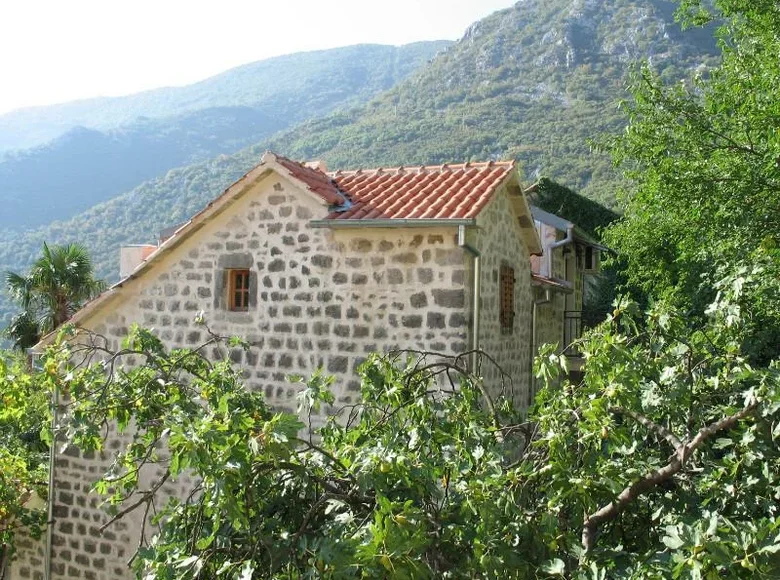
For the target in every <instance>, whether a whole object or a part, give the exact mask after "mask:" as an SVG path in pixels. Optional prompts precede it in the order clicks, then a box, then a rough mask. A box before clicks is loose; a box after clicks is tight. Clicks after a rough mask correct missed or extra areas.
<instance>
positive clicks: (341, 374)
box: [11, 177, 520, 580]
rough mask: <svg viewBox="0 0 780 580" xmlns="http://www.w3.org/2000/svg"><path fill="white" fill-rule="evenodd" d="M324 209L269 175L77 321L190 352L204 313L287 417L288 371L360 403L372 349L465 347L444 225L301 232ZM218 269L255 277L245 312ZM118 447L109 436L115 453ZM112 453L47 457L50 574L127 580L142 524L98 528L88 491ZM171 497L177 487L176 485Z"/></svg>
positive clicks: (115, 336) (462, 275)
mask: <svg viewBox="0 0 780 580" xmlns="http://www.w3.org/2000/svg"><path fill="white" fill-rule="evenodd" d="M326 214H327V208H326V207H325V206H323V205H322V204H321V203H320V202H319V201H318V200H316V199H314V198H313V197H312V196H310V195H309V194H307V193H304V192H301V191H300V190H298V189H297V188H296V187H295V186H294V185H292V184H291V183H289V182H286V181H284V180H282V179H280V178H278V177H274V178H273V179H272V180H269V179H266V180H265V181H264V182H261V183H260V184H258V185H257V186H256V187H255V188H254V189H253V190H251V191H249V192H248V193H246V194H244V195H243V196H242V197H241V198H239V199H237V200H236V201H235V202H234V203H233V205H232V206H231V207H229V208H227V209H226V210H225V211H224V212H223V213H222V214H220V215H219V216H217V217H215V218H214V219H213V220H212V221H211V222H209V223H207V224H206V225H204V226H203V228H202V229H200V231H199V232H198V233H197V234H196V235H194V236H192V237H191V238H190V239H188V240H186V241H184V242H183V243H182V244H181V245H180V246H178V247H176V248H175V249H173V251H172V252H171V253H170V255H168V256H167V257H166V258H165V259H164V260H163V261H161V262H159V263H157V265H153V266H151V267H150V269H149V270H148V271H147V272H145V273H144V275H143V276H142V277H140V278H138V279H136V280H133V281H130V282H128V283H127V284H126V287H125V288H123V289H122V291H121V294H120V295H118V296H117V298H115V299H113V301H112V302H108V303H107V304H106V305H105V306H104V307H103V308H102V309H101V310H98V311H96V312H95V314H93V315H92V316H90V318H88V319H87V320H85V322H84V326H86V327H87V328H90V329H92V330H94V331H96V332H99V333H100V334H103V335H105V336H106V337H107V338H108V340H109V346H110V347H111V348H114V349H116V348H117V347H118V346H119V345H120V343H121V340H122V338H123V337H124V336H125V335H126V334H127V332H128V328H129V327H130V325H131V324H132V323H134V322H138V323H139V324H141V325H143V326H146V327H152V328H154V329H155V330H156V332H157V333H158V334H159V336H160V337H161V338H162V340H163V341H164V342H165V343H166V344H167V345H168V346H169V347H182V346H184V347H193V346H199V345H200V344H202V343H203V342H205V341H206V340H207V338H208V337H207V335H206V333H205V331H204V329H203V327H201V326H199V325H197V324H196V323H195V317H196V315H198V313H200V312H202V313H203V317H204V318H205V320H206V322H207V323H208V325H209V327H210V328H211V330H212V331H213V332H216V333H218V334H223V335H237V336H241V337H243V338H245V339H247V340H248V341H250V343H251V344H252V347H251V348H250V349H249V351H248V352H244V351H242V350H239V349H236V350H234V351H232V352H230V357H231V358H232V359H233V360H234V361H235V362H236V363H238V364H240V365H242V366H243V367H244V368H245V378H246V384H247V385H248V386H250V387H251V388H254V389H257V390H261V391H262V392H264V394H265V396H266V397H267V399H268V401H269V402H270V403H271V404H272V405H274V406H276V407H277V408H280V409H286V410H294V408H295V405H296V402H295V398H294V397H295V394H296V392H297V388H296V387H295V386H293V385H291V384H290V383H289V382H288V381H287V380H286V377H287V375H288V374H293V373H294V374H301V375H304V376H306V375H308V374H310V373H311V372H313V371H314V370H315V369H316V368H318V367H320V366H322V367H324V369H325V370H326V371H327V372H328V373H330V374H333V375H335V376H336V382H335V388H334V391H335V392H334V394H335V396H336V406H340V405H343V404H348V403H351V402H353V401H354V400H355V398H356V397H357V396H358V392H359V383H358V381H357V379H356V378H355V374H354V371H355V369H356V368H357V366H358V365H359V364H360V363H361V362H362V361H363V360H364V359H365V357H366V356H367V355H368V354H369V353H371V352H376V351H383V350H389V349H394V348H397V347H403V348H416V349H424V350H433V351H437V352H444V353H459V352H462V351H464V350H466V349H467V344H468V325H469V316H468V311H467V305H468V302H467V292H466V284H467V278H468V267H469V264H470V258H469V257H468V256H467V255H466V254H465V252H464V250H463V249H461V248H459V247H458V246H457V244H456V231H455V229H454V228H442V229H425V230H423V229H420V228H393V229H363V228H361V229H360V230H349V231H347V230H331V229H324V228H313V227H311V225H310V223H309V222H310V220H311V219H317V218H322V217H324V216H325V215H326ZM493 221H495V220H493ZM496 243H497V242H496ZM227 268H248V269H250V271H251V276H250V295H251V297H250V309H249V311H247V312H232V311H229V310H227V309H226V307H225V302H226V301H225V292H226V290H225V279H226V276H225V271H226V269H227ZM518 299H520V296H518ZM491 304H492V303H489V304H487V307H488V308H490V307H491ZM486 330H487V329H486ZM211 354H212V355H213V356H221V353H219V352H216V351H215V352H213V353H211ZM321 419H322V417H318V418H315V420H317V421H321ZM120 444H121V443H120V441H119V439H113V440H111V441H110V446H111V449H118V448H119V446H120ZM110 459H111V458H110V456H108V455H106V456H103V457H95V456H92V455H88V456H84V455H81V454H79V453H77V452H75V451H68V452H67V453H66V454H64V455H60V456H59V457H58V458H57V463H56V481H57V484H56V489H55V494H56V495H55V497H56V507H55V521H56V524H55V531H54V548H53V562H54V565H53V576H52V577H53V578H85V579H94V580H109V579H117V578H129V577H131V574H130V572H129V570H128V568H127V560H128V559H129V557H130V555H131V554H132V552H133V551H134V550H135V546H136V545H137V538H138V537H139V531H140V520H139V519H138V518H135V519H133V518H129V517H128V518H126V519H124V520H122V521H120V522H117V523H115V524H113V525H112V526H111V527H109V528H108V529H107V530H106V531H105V532H103V533H102V534H101V533H100V532H99V527H100V526H101V525H102V524H103V523H104V522H105V521H107V518H106V516H105V515H104V513H103V512H102V511H101V510H100V508H99V507H98V505H97V502H98V498H97V497H96V496H94V495H91V494H89V493H88V490H89V487H90V484H91V483H92V482H93V481H94V480H95V479H97V478H98V476H99V475H100V474H101V473H102V472H103V470H104V469H105V468H106V467H107V465H108V464H109V462H110ZM170 492H171V493H180V491H177V489H176V487H175V486H173V487H172V488H171V489H170ZM36 551H40V547H39V546H34V545H33V546H29V547H28V549H26V550H22V553H21V554H20V559H19V560H18V561H17V562H16V564H15V565H14V568H13V572H12V575H11V578H13V579H14V580H15V579H16V578H33V577H36V567H34V566H31V565H30V558H31V557H35V556H34V554H35V552H36ZM37 573H40V569H39V568H38V572H37Z"/></svg>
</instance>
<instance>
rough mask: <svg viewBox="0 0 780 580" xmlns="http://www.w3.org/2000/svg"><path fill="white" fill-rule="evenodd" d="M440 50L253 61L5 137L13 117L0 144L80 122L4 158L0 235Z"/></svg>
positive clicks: (35, 117)
mask: <svg viewBox="0 0 780 580" xmlns="http://www.w3.org/2000/svg"><path fill="white" fill-rule="evenodd" d="M447 44H448V43H447V42H446V41H442V42H422V43H415V44H410V45H406V46H401V47H394V46H380V45H359V46H351V47H346V48H339V49H333V50H325V51H319V52H310V53H301V54H296V55H290V56H289V57H281V58H277V59H270V60H267V61H260V62H257V63H253V64H250V65H246V66H243V67H239V68H238V69H234V70H231V71H228V72H226V73H223V74H221V75H218V76H216V77H214V78H212V79H208V80H206V81H203V82H201V83H197V84H195V85H191V86H187V87H181V88H177V89H160V90H159V91H152V92H149V93H141V94H139V95H131V96H128V97H121V98H119V99H99V100H93V101H85V102H83V103H76V104H69V105H58V106H55V107H48V108H43V109H35V110H30V111H29V112H28V114H29V115H32V118H31V119H29V127H28V128H26V129H25V130H24V131H22V130H21V129H19V128H17V130H15V131H14V132H13V135H10V136H9V135H6V134H5V133H4V132H3V131H4V130H3V126H4V123H5V124H6V125H7V124H8V123H11V125H13V126H14V127H15V126H16V125H15V124H14V123H15V121H14V122H12V121H13V120H14V119H16V117H15V116H14V114H11V115H6V116H4V117H0V142H1V141H2V139H4V137H3V135H6V137H7V138H9V139H10V138H12V137H13V138H17V137H18V138H20V139H21V138H24V139H26V138H27V137H28V136H29V135H31V134H32V133H35V132H36V130H37V129H36V128H37V127H39V126H42V125H44V126H45V127H47V129H46V131H49V129H51V130H52V131H54V130H55V129H58V128H59V127H66V126H70V125H72V124H73V123H75V122H78V123H80V124H79V125H78V126H75V127H71V128H70V129H68V131H67V132H66V133H65V134H63V135H60V136H58V137H57V138H56V139H54V140H53V141H52V142H50V143H48V144H46V145H43V146H39V147H36V148H33V149H31V150H25V151H20V152H16V153H6V155H5V159H4V160H3V161H2V162H0V204H1V205H2V207H3V208H4V211H3V212H2V213H0V228H4V227H5V228H16V229H18V230H21V229H25V228H29V227H31V226H38V225H43V224H46V223H49V222H51V221H53V220H62V219H67V218H69V217H71V216H73V215H76V214H77V213H79V212H81V211H84V210H86V209H87V208H89V207H91V206H93V205H95V204H97V203H100V202H103V201H106V200H109V199H111V198H112V197H114V196H116V195H119V194H120V193H122V192H125V191H128V190H130V189H132V188H134V187H136V186H137V185H139V184H141V183H143V182H144V181H147V180H149V179H152V178H154V177H158V176H161V175H164V174H165V173H166V172H167V171H168V170H170V169H172V168H174V167H180V166H182V165H189V164H192V163H195V162H198V161H203V160H206V159H210V158H212V157H215V156H216V155H220V154H226V153H233V152H235V151H238V150H239V149H241V148H242V147H246V146H247V145H250V144H252V143H256V142H257V141H259V140H261V139H263V138H266V137H268V136H270V135H271V134H273V133H274V132H276V131H279V130H281V129H285V128H289V127H291V126H293V125H294V124H295V123H298V122H300V121H302V120H305V119H309V118H313V117H317V116H321V115H324V114H326V113H329V112H331V111H333V110H335V109H337V108H339V107H346V106H354V105H355V104H356V103H361V102H365V101H367V100H368V99H369V98H370V97H372V96H374V95H376V94H377V93H379V92H381V91H383V90H385V89H387V88H389V87H391V86H393V85H394V84H395V83H397V82H398V81H399V80H401V79H403V78H405V77H406V76H408V75H409V74H410V73H411V72H412V71H414V70H415V69H417V68H419V67H420V66H421V65H423V64H425V63H426V62H427V61H428V60H429V59H430V58H432V57H433V56H434V54H435V53H436V52H437V51H438V50H440V49H442V48H444V47H445V46H447ZM177 111H178V114H176V115H174V116H170V114H171V113H172V112H177ZM60 114H62V116H61V117H60V116H57V115H60ZM139 115H141V116H140V117H139ZM132 119H134V120H133V121H132V122H131V123H127V124H123V123H126V122H127V121H129V120H132ZM17 120H18V119H17ZM20 122H21V121H20ZM115 125H121V126H119V127H117V128H112V129H108V130H106V129H104V128H103V127H105V126H115ZM96 127H97V128H96ZM47 134H48V133H47ZM0 157H1V156H0Z"/></svg>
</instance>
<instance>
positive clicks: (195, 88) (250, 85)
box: [0, 40, 451, 153]
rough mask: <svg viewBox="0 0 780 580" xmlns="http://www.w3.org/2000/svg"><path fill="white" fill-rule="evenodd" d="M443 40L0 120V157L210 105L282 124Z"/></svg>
mask: <svg viewBox="0 0 780 580" xmlns="http://www.w3.org/2000/svg"><path fill="white" fill-rule="evenodd" d="M449 44H451V42H450V41H446V40H443V41H433V42H418V43H413V44H408V45H404V46H400V47H394V46H382V45H365V44H364V45H356V46H347V47H343V48H335V49H331V50H319V51H312V52H300V53H295V54H289V55H285V56H280V57H276V58H270V59H266V60H261V61H257V62H253V63H249V64H246V65H243V66H239V67H236V68H234V69H230V70H228V71H225V72H224V73H221V74H219V75H216V76H213V77H211V78H208V79H205V80H203V81H201V82H198V83H195V84H192V85H187V86H183V87H167V88H161V89H154V90H151V91H146V92H143V93H138V94H134V95H128V96H124V97H107V98H97V99H86V100H82V101H73V102H69V103H63V104H60V105H53V106H47V107H33V108H29V109H21V110H18V111H13V112H10V113H7V114H5V115H0V153H2V152H5V151H9V150H18V149H26V148H29V147H34V146H36V145H41V144H44V143H46V142H48V141H51V140H52V139H55V138H56V137H58V136H60V135H62V134H64V133H66V132H67V131H69V130H70V129H72V128H74V127H86V128H90V129H98V130H108V129H115V128H118V127H121V126H123V125H128V124H130V123H134V122H135V121H137V120H138V118H139V117H148V118H151V119H159V118H163V117H170V116H178V115H182V114H184V113H189V112H193V111H199V110H202V109H211V108H215V107H251V108H255V109H260V110H261V111H262V112H263V113H265V114H267V115H269V116H271V117H280V118H282V119H285V121H287V122H289V121H295V120H300V119H301V118H307V117H308V116H310V115H311V114H322V113H324V112H326V111H328V110H332V108H333V106H334V105H336V104H341V103H344V102H350V101H353V102H354V101H357V102H360V101H361V100H365V99H366V97H368V96H371V95H374V94H376V93H377V92H378V91H380V90H383V89H388V88H390V87H391V86H393V85H394V84H395V83H396V82H397V81H398V80H399V79H402V78H404V77H406V76H407V75H409V74H410V73H411V72H412V71H414V70H416V69H417V68H418V67H419V66H420V65H421V64H422V63H424V62H426V61H427V60H429V59H430V58H432V57H433V55H434V54H436V53H437V52H438V51H439V50H441V49H443V48H445V47H446V46H448V45H449Z"/></svg>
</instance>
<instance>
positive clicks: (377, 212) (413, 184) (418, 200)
mask: <svg viewBox="0 0 780 580" xmlns="http://www.w3.org/2000/svg"><path fill="white" fill-rule="evenodd" d="M280 159H281V158H280ZM293 163H294V162H293ZM514 169H515V163H514V161H500V162H489V163H466V164H460V165H436V166H422V167H395V168H389V169H388V168H378V169H371V170H358V171H336V172H334V173H329V174H328V176H329V177H330V179H331V183H332V185H333V186H334V187H335V188H336V189H337V190H338V191H339V192H340V193H341V194H343V195H345V196H346V197H347V198H348V199H349V201H350V203H351V205H348V206H344V210H343V211H333V212H331V213H330V215H329V216H328V219H332V220H360V219H415V218H419V219H470V218H474V217H476V216H477V215H478V214H479V212H480V211H481V210H482V208H484V207H485V205H486V204H487V203H488V201H490V199H491V197H492V196H493V193H494V192H495V191H496V189H497V188H498V186H499V185H500V184H501V183H502V182H503V181H504V180H505V179H506V177H507V176H508V175H510V174H511V173H512V172H513V171H514Z"/></svg>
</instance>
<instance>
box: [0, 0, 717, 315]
mask: <svg viewBox="0 0 780 580" xmlns="http://www.w3.org/2000/svg"><path fill="white" fill-rule="evenodd" d="M673 11H674V4H673V3H671V2H666V1H663V0H524V1H521V2H518V3H517V4H516V5H515V6H513V7H511V8H508V9H506V10H502V11H499V12H496V13H495V14H492V15H490V16H488V17H487V18H485V19H483V20H481V21H479V22H477V23H475V24H474V25H473V26H471V27H470V28H469V30H468V31H467V33H466V34H465V36H464V37H463V38H462V39H461V40H460V41H458V42H457V43H456V44H454V45H453V46H451V47H449V48H448V49H447V50H445V51H444V52H442V53H440V54H439V55H438V56H437V57H436V58H435V59H434V60H433V61H432V62H431V63H430V64H429V65H428V66H426V67H425V68H423V69H422V70H420V71H419V72H417V73H415V74H413V75H412V76H410V77H409V78H408V79H406V80H404V81H402V82H400V83H398V84H397V85H396V86H395V87H393V88H391V89H390V90H388V91H386V92H384V93H382V94H381V95H379V96H378V97H376V98H375V99H373V100H371V101H370V102H368V103H367V104H364V105H360V106H356V107H353V108H351V109H348V110H341V111H339V112H335V113H333V114H330V115H326V116H324V117H322V118H319V119H315V120H311V121H307V122H304V123H302V124H299V125H298V126H296V127H294V128H292V129H290V130H287V131H284V132H282V133H280V134H277V135H275V136H274V137H272V138H270V139H268V140H265V141H263V142H261V143H259V144H257V145H254V146H251V147H248V148H246V149H244V150H242V151H240V152H238V153H236V154H234V155H230V156H220V157H218V158H216V159H212V160H209V161H206V162H203V163H200V164H195V165H191V166H188V167H183V168H179V169H175V170H172V171H170V172H168V173H167V174H166V175H165V176H163V177H160V178H157V179H154V180H152V181H149V182H147V183H144V184H143V185H141V186H139V187H137V188H135V189H134V190H132V191H130V192H128V193H126V194H123V195H122V196H120V197H118V198H116V199H114V200H111V201H110V202H107V203H104V204H101V205H99V206H95V207H93V208H91V209H89V210H88V211H86V212H84V213H82V214H80V215H78V216H75V217H74V218H72V219H71V220H68V221H63V222H58V223H54V224H51V225H49V226H47V227H43V228H38V229H35V230H33V231H31V232H28V233H26V234H25V235H24V236H22V237H15V236H12V235H11V234H9V233H6V234H2V233H0V264H10V265H13V266H14V267H16V268H21V267H23V266H24V265H25V264H27V263H29V261H30V260H31V259H32V258H33V257H34V256H35V255H37V253H38V252H39V249H40V245H41V243H42V242H43V241H44V240H47V241H51V242H59V243H62V242H65V241H70V240H80V241H81V242H82V243H84V244H86V245H87V246H88V247H89V248H90V251H91V252H92V253H93V255H94V257H95V259H96V261H97V264H98V267H99V271H100V273H101V275H103V276H109V277H111V278H112V279H115V278H116V272H117V270H118V267H117V257H118V248H119V246H120V245H121V244H122V243H141V242H148V241H153V240H154V238H155V235H156V232H157V231H158V230H160V229H161V228H163V227H165V226H168V225H171V224H175V223H178V222H181V221H183V220H185V219H187V218H188V217H189V216H191V215H192V214H194V213H195V212H196V211H198V210H199V209H201V208H202V207H203V205H204V204H205V203H207V202H208V201H209V200H210V199H211V198H213V197H215V196H216V195H217V194H218V193H219V192H220V191H222V190H223V189H224V188H225V187H227V186H228V185H229V184H230V183H231V182H233V181H234V180H235V179H237V178H238V177H240V176H241V175H242V174H243V173H245V172H246V171H247V170H248V169H249V168H251V167H252V166H253V165H255V164H256V163H257V162H258V160H259V157H260V155H261V154H262V152H263V150H265V149H267V148H270V149H273V150H275V151H278V152H280V153H282V154H285V155H289V156H292V157H296V158H299V159H314V158H322V159H324V160H325V161H326V162H327V164H328V166H329V167H330V168H332V169H335V168H343V169H347V168H351V167H357V166H364V167H366V166H390V165H400V164H407V165H409V164H418V163H419V164H431V163H442V162H448V161H464V160H485V159H498V158H517V159H519V160H520V161H521V162H522V165H523V167H524V171H525V174H526V178H527V181H529V182H530V181H532V180H535V179H536V178H537V177H539V176H541V175H547V176H551V177H552V178H553V179H555V181H558V182H562V183H563V185H566V186H570V187H573V188H574V189H577V190H580V191H583V192H585V193H586V194H587V195H588V197H590V198H591V199H594V200H596V201H600V202H602V203H603V204H604V205H607V206H610V207H614V205H615V201H614V191H615V189H616V187H617V184H618V183H619V182H618V181H617V178H616V176H615V175H614V173H613V172H612V170H611V166H610V163H609V160H608V159H607V158H606V157H605V156H603V155H597V154H595V153H592V152H591V150H590V148H589V145H588V143H587V140H588V138H590V137H595V136H598V135H599V134H601V133H603V132H605V131H607V132H614V131H619V130H621V129H622V127H623V126H624V124H625V118H624V117H623V116H622V114H621V112H620V110H619V109H618V107H617V102H618V101H619V100H620V99H624V98H626V95H625V92H624V86H625V75H626V73H627V71H628V70H629V67H630V64H631V63H632V62H633V61H635V60H636V59H642V58H644V59H647V60H649V61H650V62H651V63H652V64H653V65H654V66H655V67H656V68H657V69H658V70H659V71H660V72H661V73H662V74H663V75H664V76H665V77H666V78H669V79H677V78H683V77H685V76H687V75H688V73H689V72H690V71H691V70H692V69H694V68H697V67H700V66H706V65H708V64H711V63H714V62H715V60H716V59H717V48H716V43H715V41H714V40H713V37H712V34H711V31H707V30H697V31H687V32H684V33H683V32H681V30H680V28H679V26H678V25H676V24H675V23H674V19H673ZM0 310H2V306H1V305H0Z"/></svg>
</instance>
